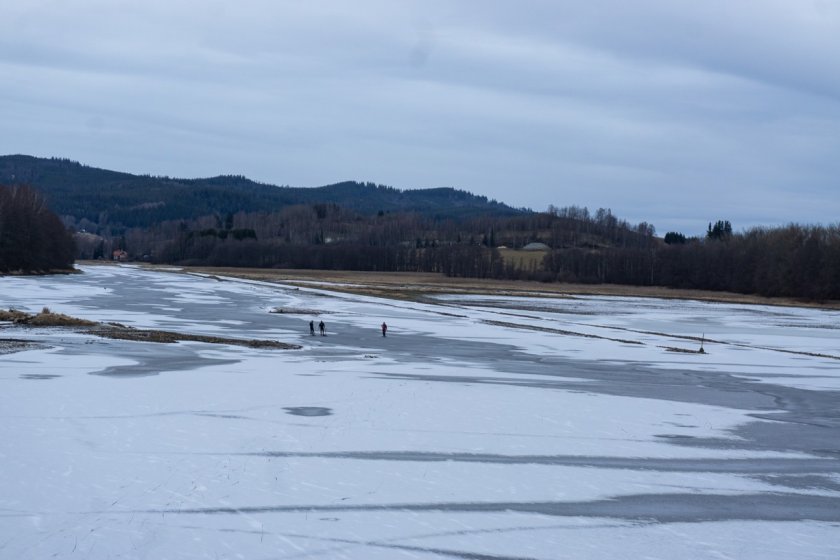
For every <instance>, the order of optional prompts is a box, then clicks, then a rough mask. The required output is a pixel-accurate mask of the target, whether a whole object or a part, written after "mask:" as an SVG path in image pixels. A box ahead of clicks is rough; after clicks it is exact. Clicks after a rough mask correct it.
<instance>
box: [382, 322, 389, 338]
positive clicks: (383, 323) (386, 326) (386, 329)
mask: <svg viewBox="0 0 840 560" xmlns="http://www.w3.org/2000/svg"><path fill="white" fill-rule="evenodd" d="M387 332H388V325H386V324H385V321H382V336H385V333H387Z"/></svg>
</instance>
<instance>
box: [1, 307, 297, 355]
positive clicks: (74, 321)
mask: <svg viewBox="0 0 840 560" xmlns="http://www.w3.org/2000/svg"><path fill="white" fill-rule="evenodd" d="M3 321H5V322H10V323H13V324H15V325H21V326H30V327H91V328H88V329H86V330H85V331H84V332H87V333H89V334H92V335H95V336H101V337H103V338H113V339H119V340H136V341H140V342H158V343H173V342H179V341H191V342H206V343H209V344H231V345H234V346H246V347H248V348H275V349H279V350H295V349H299V348H301V346H298V345H297V344H287V343H285V342H278V341H276V340H260V339H242V338H226V337H219V336H207V335H200V334H189V333H176V332H170V331H160V330H150V329H135V328H132V327H127V326H125V325H121V324H119V323H98V322H96V321H88V320H85V319H78V318H76V317H70V316H69V315H63V314H61V313H52V312H50V310H49V309H47V308H46V307H45V308H44V309H43V310H42V311H41V312H40V313H26V312H25V311H19V310H15V309H9V310H0V322H3ZM9 340H11V342H23V343H26V342H27V341H14V340H12V339H9ZM15 348H17V349H22V348H23V347H21V346H14V345H13V344H11V343H10V344H3V341H2V340H0V353H4V352H3V350H4V349H7V350H8V351H9V352H15V351H18V350H17V349H15Z"/></svg>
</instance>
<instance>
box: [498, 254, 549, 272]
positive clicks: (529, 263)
mask: <svg viewBox="0 0 840 560" xmlns="http://www.w3.org/2000/svg"><path fill="white" fill-rule="evenodd" d="M497 251H499V255H501V257H502V258H503V259H504V260H505V264H509V263H512V264H514V265H516V266H518V267H519V268H521V269H523V270H532V269H535V270H542V261H543V257H545V256H546V254H548V251H522V250H519V249H497Z"/></svg>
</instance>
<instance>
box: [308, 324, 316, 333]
mask: <svg viewBox="0 0 840 560" xmlns="http://www.w3.org/2000/svg"><path fill="white" fill-rule="evenodd" d="M309 336H315V321H309Z"/></svg>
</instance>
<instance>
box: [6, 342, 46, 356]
mask: <svg viewBox="0 0 840 560" xmlns="http://www.w3.org/2000/svg"><path fill="white" fill-rule="evenodd" d="M39 347H41V345H40V344H38V343H37V342H32V341H31V340H20V339H17V338H0V355H2V354H12V353H14V352H20V351H22V350H29V349H32V348H39Z"/></svg>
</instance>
